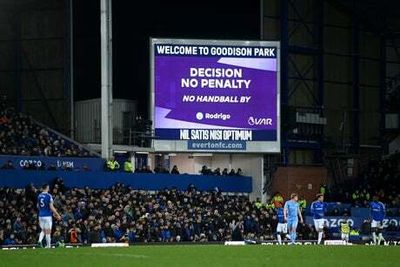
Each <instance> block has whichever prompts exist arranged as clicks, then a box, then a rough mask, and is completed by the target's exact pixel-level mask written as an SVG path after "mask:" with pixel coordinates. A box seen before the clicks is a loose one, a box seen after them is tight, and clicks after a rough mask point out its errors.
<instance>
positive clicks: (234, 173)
mask: <svg viewBox="0 0 400 267" xmlns="http://www.w3.org/2000/svg"><path fill="white" fill-rule="evenodd" d="M200 173H201V174H202V175H217V176H219V175H222V176H243V171H242V169H241V168H238V169H237V171H235V169H233V168H232V169H231V170H230V171H229V172H228V168H224V169H223V170H222V172H221V168H216V169H215V170H211V169H210V168H208V167H207V166H206V165H203V167H202V168H201V170H200Z"/></svg>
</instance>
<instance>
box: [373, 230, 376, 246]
mask: <svg viewBox="0 0 400 267" xmlns="http://www.w3.org/2000/svg"><path fill="white" fill-rule="evenodd" d="M372 241H373V242H374V245H376V233H375V232H372Z"/></svg>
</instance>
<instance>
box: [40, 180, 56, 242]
mask: <svg viewBox="0 0 400 267" xmlns="http://www.w3.org/2000/svg"><path fill="white" fill-rule="evenodd" d="M37 201H38V202H37V207H38V209H39V226H40V228H41V229H42V231H41V232H40V235H39V240H38V245H39V246H40V247H42V246H43V245H42V244H43V243H42V241H43V238H44V237H45V236H46V248H50V247H51V227H52V224H53V221H52V217H51V216H52V215H53V214H54V217H55V218H56V219H57V220H60V219H61V216H60V214H58V212H57V210H56V208H54V205H53V197H52V196H51V195H50V194H49V185H48V184H44V185H43V186H42V193H40V194H39V195H38V197H37Z"/></svg>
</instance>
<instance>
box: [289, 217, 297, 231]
mask: <svg viewBox="0 0 400 267" xmlns="http://www.w3.org/2000/svg"><path fill="white" fill-rule="evenodd" d="M298 223H299V221H298V220H291V219H288V221H287V228H288V229H289V231H290V230H291V229H293V228H294V229H296V228H297V224H298Z"/></svg>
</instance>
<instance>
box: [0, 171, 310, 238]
mask: <svg viewBox="0 0 400 267" xmlns="http://www.w3.org/2000/svg"><path fill="white" fill-rule="evenodd" d="M52 186H53V189H52V192H51V193H52V194H53V195H54V196H55V206H56V207H58V209H59V211H60V213H61V214H62V217H63V219H62V221H61V222H56V223H55V226H54V227H53V229H54V233H53V239H54V240H55V242H56V241H61V240H63V241H65V242H71V241H73V242H82V243H90V242H178V241H179V242H183V241H188V242H206V241H225V240H243V239H247V238H248V239H260V240H271V239H274V231H275V230H274V229H275V227H276V217H275V216H274V214H273V211H272V210H271V209H270V208H267V207H264V206H262V207H257V206H258V205H255V203H254V202H250V201H249V199H248V198H247V197H245V196H238V195H232V196H228V195H223V194H221V193H220V192H217V191H213V192H210V191H208V192H207V191H203V192H200V191H197V190H196V189H195V188H194V187H189V188H188V189H187V190H186V191H178V190H162V191H158V192H146V191H137V190H131V189H129V188H128V187H126V186H124V185H122V184H117V185H115V186H113V187H111V188H109V189H102V190H94V189H90V188H84V189H77V188H69V189H68V188H66V186H65V185H64V183H63V181H62V180H61V179H58V180H56V181H55V182H54V184H53V185H52ZM36 193H37V192H36V189H35V188H34V187H33V186H31V185H30V186H27V187H26V188H25V189H6V188H2V189H0V213H1V214H2V216H1V218H0V244H5V241H6V240H7V242H10V237H11V235H12V237H13V240H14V241H12V242H14V243H17V244H29V243H36V239H37V233H38V228H37V211H36ZM75 237H76V238H75ZM303 237H304V238H306V239H310V238H314V237H315V232H314V231H313V229H312V228H311V227H309V226H302V227H301V228H300V238H303Z"/></svg>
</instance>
